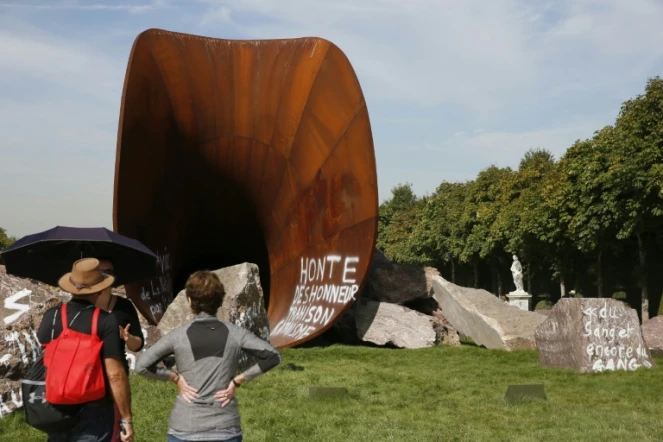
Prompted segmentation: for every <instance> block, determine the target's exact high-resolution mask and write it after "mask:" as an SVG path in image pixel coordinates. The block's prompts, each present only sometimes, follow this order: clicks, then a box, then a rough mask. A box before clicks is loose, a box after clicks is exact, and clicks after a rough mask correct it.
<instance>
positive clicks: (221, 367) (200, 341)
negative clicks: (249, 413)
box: [136, 271, 281, 442]
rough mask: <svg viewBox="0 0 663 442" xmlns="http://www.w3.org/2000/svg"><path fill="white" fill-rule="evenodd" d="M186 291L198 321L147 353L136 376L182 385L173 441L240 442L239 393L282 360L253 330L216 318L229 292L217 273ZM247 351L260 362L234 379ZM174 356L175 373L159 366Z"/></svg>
mask: <svg viewBox="0 0 663 442" xmlns="http://www.w3.org/2000/svg"><path fill="white" fill-rule="evenodd" d="M184 288H185V292H186V297H187V300H188V302H189V307H190V308H191V311H192V312H193V313H194V315H195V317H194V319H193V320H192V321H191V322H189V323H187V324H185V325H182V326H180V327H178V328H176V329H175V330H173V331H172V332H170V333H168V334H167V335H166V336H164V337H163V338H161V339H160V340H159V341H158V342H157V343H155V344H154V345H153V346H152V347H150V348H148V349H147V350H145V351H144V352H143V353H142V354H141V356H140V357H139V359H138V361H137V362H136V372H137V373H138V374H140V375H142V376H145V377H147V378H152V379H157V380H161V381H166V382H168V381H171V382H174V383H176V384H177V387H178V389H179V394H178V395H177V397H176V398H175V403H174V405H173V409H172V411H171V413H170V419H169V425H168V441H169V442H182V441H189V440H196V441H201V440H205V441H219V442H221V441H224V442H241V441H242V438H243V435H242V427H241V420H240V416H239V410H238V406H237V399H236V398H235V391H236V390H237V388H239V387H240V385H242V384H243V383H245V382H249V381H251V380H252V379H255V378H256V377H258V376H260V375H262V374H264V373H266V372H267V371H269V370H271V369H272V368H274V367H276V366H277V365H279V364H280V363H281V356H280V354H279V352H278V351H277V350H276V349H275V348H274V347H272V346H271V345H270V344H269V343H268V342H267V341H264V340H262V339H260V338H258V337H257V336H256V335H254V334H253V333H251V332H250V331H248V330H246V329H244V328H241V327H239V326H236V325H234V324H231V323H228V322H225V321H220V320H219V319H217V318H216V313H217V311H218V309H219V307H221V304H222V302H223V297H224V295H225V289H224V287H223V284H222V283H221V281H220V280H219V277H218V276H217V275H216V274H215V273H212V272H209V271H199V272H195V273H194V274H192V275H191V276H190V277H189V279H188V280H187V282H186V285H185V287H184ZM242 350H243V351H246V352H247V353H250V354H252V355H254V356H256V357H257V358H258V362H257V363H256V364H255V365H253V366H252V367H249V368H248V369H247V370H246V371H244V372H243V373H241V374H239V375H237V376H235V373H237V367H238V364H239V359H240V355H241V351H242ZM171 354H174V356H175V365H176V367H177V371H176V372H173V371H171V370H167V369H165V368H161V367H157V364H158V363H159V362H160V361H162V360H163V359H164V358H166V357H167V356H170V355H171Z"/></svg>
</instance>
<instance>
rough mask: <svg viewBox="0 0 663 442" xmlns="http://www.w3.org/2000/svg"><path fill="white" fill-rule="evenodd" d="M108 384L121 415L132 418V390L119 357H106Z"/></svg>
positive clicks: (123, 417)
mask: <svg viewBox="0 0 663 442" xmlns="http://www.w3.org/2000/svg"><path fill="white" fill-rule="evenodd" d="M104 366H105V368H106V375H107V376H108V384H109V385H110V389H111V394H112V396H113V401H114V402H115V404H116V405H117V409H118V411H119V412H120V417H122V419H124V420H131V417H132V414H131V391H130V390H129V378H128V377H127V372H126V371H124V365H123V364H122V361H121V360H120V359H117V358H104Z"/></svg>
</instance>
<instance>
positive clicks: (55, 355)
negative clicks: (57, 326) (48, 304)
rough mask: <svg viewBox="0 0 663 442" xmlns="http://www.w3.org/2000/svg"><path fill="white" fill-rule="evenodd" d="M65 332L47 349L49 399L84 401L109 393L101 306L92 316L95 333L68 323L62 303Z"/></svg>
mask: <svg viewBox="0 0 663 442" xmlns="http://www.w3.org/2000/svg"><path fill="white" fill-rule="evenodd" d="M61 311H62V333H60V335H59V336H58V337H57V338H56V339H53V340H52V341H51V342H49V343H48V344H46V346H45V349H44V366H45V367H46V368H47V370H46V400H47V401H48V402H49V403H51V404H61V405H64V404H83V403H85V402H91V401H95V400H97V399H101V398H102V397H104V395H105V394H106V381H105V379H104V372H103V368H102V365H101V348H102V346H103V345H104V343H103V341H102V340H101V339H99V335H97V323H98V321H99V311H100V310H99V308H95V309H94V314H93V315H92V334H89V335H88V334H86V333H80V332H77V331H75V330H72V329H70V328H69V326H68V325H67V323H68V321H67V304H62V309H61Z"/></svg>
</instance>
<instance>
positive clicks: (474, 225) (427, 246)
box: [378, 77, 663, 320]
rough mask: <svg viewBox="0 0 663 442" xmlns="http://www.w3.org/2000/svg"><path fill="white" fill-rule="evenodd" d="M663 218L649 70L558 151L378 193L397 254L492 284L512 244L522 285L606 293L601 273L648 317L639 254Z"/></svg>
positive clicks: (661, 148) (658, 250)
mask: <svg viewBox="0 0 663 442" xmlns="http://www.w3.org/2000/svg"><path fill="white" fill-rule="evenodd" d="M662 221H663V80H661V79H660V78H659V77H656V78H653V79H650V80H649V81H648V82H647V86H646V88H645V93H644V94H641V95H639V96H637V97H636V98H633V99H630V100H628V101H626V102H624V103H623V105H622V107H621V110H620V112H619V115H618V117H617V118H616V121H615V123H614V124H613V125H611V126H606V127H604V128H603V129H601V130H599V131H597V132H595V134H594V136H593V137H592V138H591V139H587V140H583V141H580V140H579V141H576V143H575V144H573V146H571V147H570V148H569V149H568V150H567V151H566V153H565V154H564V156H563V157H562V158H561V159H559V160H555V158H554V157H553V155H552V154H551V153H550V152H549V151H547V150H545V149H532V150H530V151H528V152H527V153H526V154H525V156H524V157H523V158H522V160H521V162H520V165H519V167H518V169H517V170H513V169H511V168H509V167H506V168H500V167H496V166H491V167H488V168H487V169H485V170H483V171H481V172H480V173H479V174H478V176H477V177H476V178H475V179H474V180H472V181H468V182H462V183H457V182H443V183H441V184H440V185H439V187H438V188H437V189H436V191H435V192H434V193H433V194H432V195H426V196H424V197H421V198H419V197H417V196H416V195H415V194H414V193H413V192H412V186H411V184H401V185H399V186H397V187H395V188H394V189H393V190H392V197H391V198H390V199H389V200H387V201H385V202H384V203H383V204H381V205H380V212H379V223H378V248H379V249H381V250H382V251H383V252H384V253H385V254H386V255H387V256H388V257H389V258H390V259H392V260H395V261H397V262H404V263H413V264H422V265H434V266H437V267H438V268H443V269H445V271H447V272H448V273H449V274H450V278H451V279H452V280H453V281H456V279H457V276H459V275H461V276H462V275H465V276H467V275H468V274H469V278H467V279H469V281H466V282H469V284H470V285H473V286H475V287H479V286H484V288H488V289H489V290H491V291H493V292H495V293H496V294H502V293H504V290H505V283H504V281H505V280H507V281H510V278H508V268H509V266H510V263H511V254H517V255H518V257H519V258H520V260H521V261H522V262H523V264H524V267H525V271H526V289H528V290H529V291H530V292H532V293H535V294H536V291H537V287H538V290H539V291H540V292H543V291H551V289H550V287H551V281H555V284H559V287H560V290H559V291H556V290H555V292H557V293H559V295H560V296H564V295H565V294H566V293H568V292H567V290H568V289H570V288H571V287H573V288H574V289H577V290H580V291H583V292H585V293H586V294H587V295H590V296H591V295H594V294H595V295H596V296H598V297H604V296H606V285H607V286H609V288H611V289H612V290H615V291H621V292H629V294H631V298H629V300H630V302H631V303H632V304H633V303H635V304H640V305H639V307H640V312H641V315H642V319H643V320H646V319H648V318H649V314H650V306H649V300H650V295H649V286H650V285H651V284H655V285H660V284H659V281H658V279H657V278H658V273H657V272H653V273H654V275H650V272H649V264H650V261H652V260H653V262H654V263H656V264H658V261H659V258H661V257H663V247H662V246H663V243H662V241H661V239H662V235H661V223H662ZM482 274H483V276H482ZM509 284H510V282H509ZM508 288H510V287H508ZM634 288H635V290H634ZM634 291H637V292H639V293H638V297H639V299H637V300H636V299H635V298H633V296H632V293H633V292H634ZM555 292H553V297H557V296H556V294H555ZM592 292H594V293H592ZM610 294H611V293H610ZM657 299H658V298H657ZM652 311H653V309H652Z"/></svg>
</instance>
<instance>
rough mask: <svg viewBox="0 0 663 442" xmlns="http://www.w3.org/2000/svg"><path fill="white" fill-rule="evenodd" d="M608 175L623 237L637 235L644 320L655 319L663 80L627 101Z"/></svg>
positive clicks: (662, 189) (661, 217)
mask: <svg viewBox="0 0 663 442" xmlns="http://www.w3.org/2000/svg"><path fill="white" fill-rule="evenodd" d="M613 136H614V138H615V142H614V145H613V146H612V149H611V151H610V153H611V155H610V168H609V170H608V173H607V176H606V179H608V180H610V181H612V182H614V183H615V186H616V188H617V189H618V191H619V193H618V201H619V210H618V211H617V215H618V220H617V221H618V231H617V234H616V236H617V238H618V239H631V238H634V239H635V241H636V243H637V248H638V257H639V272H637V273H638V283H639V285H640V289H641V315H642V321H643V322H644V321H646V320H647V319H649V290H648V285H647V273H648V272H647V253H646V247H645V241H646V240H647V238H648V237H652V236H654V235H657V234H658V233H659V232H660V231H661V227H662V221H663V80H661V79H660V78H659V77H656V78H652V79H650V80H649V81H648V82H647V86H646V87H645V93H644V94H642V95H638V96H637V97H636V98H634V99H631V100H627V101H626V102H624V104H623V105H622V108H621V111H620V114H619V116H618V118H617V121H616V123H615V131H614V135H613Z"/></svg>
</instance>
